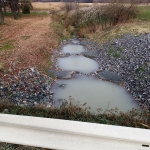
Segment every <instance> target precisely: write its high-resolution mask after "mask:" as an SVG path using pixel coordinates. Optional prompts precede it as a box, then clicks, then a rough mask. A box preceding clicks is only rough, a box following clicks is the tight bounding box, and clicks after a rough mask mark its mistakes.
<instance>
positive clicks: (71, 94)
mask: <svg viewBox="0 0 150 150" xmlns="http://www.w3.org/2000/svg"><path fill="white" fill-rule="evenodd" d="M52 91H53V92H54V95H53V98H54V106H55V107H60V106H61V105H62V102H63V101H64V100H68V101H70V99H72V100H71V101H72V102H73V103H77V102H79V104H81V105H82V104H84V103H87V104H86V106H90V107H91V110H90V111H91V112H92V113H97V112H98V111H97V109H98V110H100V109H99V108H102V112H104V111H105V110H106V109H115V108H116V107H117V108H118V110H119V111H123V112H126V111H128V110H131V109H132V108H136V109H139V107H138V105H137V103H136V102H135V101H134V99H133V98H132V96H131V95H130V94H129V93H128V92H127V91H126V90H125V89H124V88H123V87H121V86H119V85H117V84H114V83H111V82H107V81H102V80H99V79H96V78H94V77H86V76H78V77H77V78H74V79H71V80H58V81H57V84H56V85H55V86H53V88H52Z"/></svg>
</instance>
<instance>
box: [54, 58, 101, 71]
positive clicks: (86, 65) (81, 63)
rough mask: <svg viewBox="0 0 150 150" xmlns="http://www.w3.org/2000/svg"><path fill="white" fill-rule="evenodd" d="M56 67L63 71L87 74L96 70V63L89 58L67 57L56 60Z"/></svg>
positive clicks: (97, 66)
mask: <svg viewBox="0 0 150 150" xmlns="http://www.w3.org/2000/svg"><path fill="white" fill-rule="evenodd" d="M57 65H58V66H59V67H60V68H61V69H64V70H72V71H78V72H81V73H84V74H88V73H91V72H94V71H96V70H98V68H99V65H98V63H97V62H96V61H95V60H93V59H90V58H87V57H84V56H69V57H64V58H58V63H57Z"/></svg>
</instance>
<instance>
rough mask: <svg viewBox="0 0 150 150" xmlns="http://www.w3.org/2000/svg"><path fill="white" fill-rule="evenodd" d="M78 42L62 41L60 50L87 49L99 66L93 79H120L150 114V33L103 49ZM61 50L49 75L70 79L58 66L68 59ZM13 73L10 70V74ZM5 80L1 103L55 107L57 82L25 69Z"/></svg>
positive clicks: (125, 38)
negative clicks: (53, 87)
mask: <svg viewBox="0 0 150 150" xmlns="http://www.w3.org/2000/svg"><path fill="white" fill-rule="evenodd" d="M75 40H76V39H75ZM75 40H74V39H70V40H68V41H63V42H62V43H61V45H60V46H61V48H62V47H63V46H64V45H65V44H69V43H74V44H80V45H83V46H85V48H86V52H85V54H86V55H89V57H92V56H93V57H92V59H94V60H96V61H97V62H98V63H99V70H98V71H97V72H95V73H92V74H91V75H93V74H95V76H98V77H100V76H99V75H102V76H101V77H100V78H102V79H104V80H107V77H109V79H108V80H111V81H112V82H115V81H113V79H116V78H117V80H119V84H120V85H122V86H124V87H125V88H126V89H127V91H129V92H130V93H131V94H132V96H133V98H134V99H135V100H136V101H137V102H138V103H139V105H140V106H142V107H146V108H147V109H149V110H150V33H149V34H144V35H139V36H135V35H130V34H127V35H124V36H123V37H122V38H119V39H113V40H112V41H110V42H107V43H104V44H102V45H100V46H98V45H97V44H95V43H94V42H92V41H88V40H85V39H77V41H79V42H74V41H75ZM61 48H60V49H59V50H58V51H55V53H54V56H53V59H52V61H53V64H54V65H53V66H52V68H50V69H51V70H50V73H53V75H54V76H57V77H59V78H63V76H65V77H64V78H70V77H72V75H71V72H65V71H64V70H61V69H60V68H58V67H57V66H56V65H55V64H56V62H57V58H58V57H67V54H65V56H64V54H63V53H62V51H61ZM92 52H93V53H92ZM80 55H82V54H80ZM68 56H69V54H68ZM87 57H88V56H87ZM55 70H57V71H55ZM12 71H13V70H12V69H11V68H10V69H9V72H12ZM112 73H113V74H112ZM115 75H116V77H115ZM106 76H107V77H106ZM6 77H7V81H4V79H0V99H1V100H2V99H5V100H8V101H9V102H10V103H15V104H17V105H21V106H25V105H26V106H35V105H42V106H46V107H51V106H52V104H53V100H52V95H53V92H52V91H51V85H52V84H53V82H54V80H53V79H52V78H50V77H49V76H47V75H44V74H42V73H41V72H40V71H38V69H37V68H35V67H29V68H25V69H22V70H21V71H20V72H19V73H18V75H11V74H10V73H9V74H5V75H4V78H6Z"/></svg>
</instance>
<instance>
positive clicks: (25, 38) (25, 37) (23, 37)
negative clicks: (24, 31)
mask: <svg viewBox="0 0 150 150" xmlns="http://www.w3.org/2000/svg"><path fill="white" fill-rule="evenodd" d="M30 37H31V36H21V38H22V39H24V40H27V39H29V38H30Z"/></svg>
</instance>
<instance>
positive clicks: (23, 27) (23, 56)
mask: <svg viewBox="0 0 150 150" xmlns="http://www.w3.org/2000/svg"><path fill="white" fill-rule="evenodd" d="M50 22H51V20H50V17H49V16H47V17H42V16H31V17H21V18H20V19H19V20H13V18H12V17H6V18H5V25H2V26H0V62H1V63H3V64H4V66H5V68H8V67H9V65H12V62H13V64H15V65H16V67H17V68H22V67H26V66H37V67H39V68H43V67H48V65H50V53H51V50H53V49H55V48H56V47H57V46H58V45H59V41H58V39H57V36H56V35H55V33H54V32H53V30H51V28H50Z"/></svg>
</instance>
